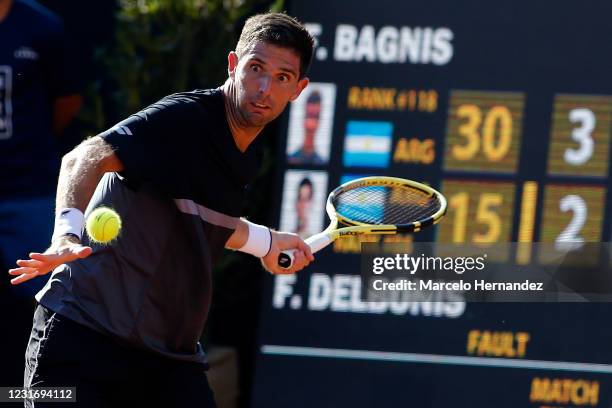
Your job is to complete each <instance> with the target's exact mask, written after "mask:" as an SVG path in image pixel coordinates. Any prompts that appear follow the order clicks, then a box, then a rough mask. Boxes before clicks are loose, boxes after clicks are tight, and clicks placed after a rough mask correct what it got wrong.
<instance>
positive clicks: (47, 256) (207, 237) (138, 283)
mask: <svg viewBox="0 0 612 408" xmlns="http://www.w3.org/2000/svg"><path fill="white" fill-rule="evenodd" d="M313 44H314V41H313V38H312V37H311V36H310V35H309V33H308V32H307V31H306V29H305V28H304V27H303V26H302V25H301V24H300V23H299V22H298V21H297V20H295V19H294V18H292V17H289V16H287V15H285V14H280V13H268V14H260V15H256V16H254V17H251V18H250V19H249V20H247V22H246V24H245V26H244V29H243V31H242V33H241V35H240V39H239V41H238V44H237V47H236V50H235V51H232V52H230V53H229V55H228V74H229V77H228V79H227V81H226V82H225V83H224V84H223V85H222V86H221V87H219V88H217V89H209V90H197V91H193V92H184V93H177V94H173V95H170V96H167V97H165V98H163V99H162V100H160V101H159V102H157V103H154V104H153V105H151V106H149V107H147V108H146V109H144V110H142V111H140V112H138V113H136V114H134V115H132V116H130V117H129V118H127V119H126V120H124V121H122V122H120V123H119V124H117V125H116V126H114V127H113V128H111V129H109V130H107V131H106V132H104V133H102V134H100V135H98V136H96V137H93V138H91V139H89V140H87V141H85V142H83V143H82V144H81V145H79V146H78V147H76V148H75V149H74V150H73V151H72V152H70V153H68V154H67V155H66V156H65V157H64V158H63V160H62V166H61V172H60V177H59V181H58V188H57V198H56V207H57V208H56V222H55V232H54V234H53V237H52V240H51V242H52V243H51V246H50V247H49V248H48V249H47V250H46V251H45V252H44V253H31V254H30V259H27V260H18V261H17V265H18V267H17V268H15V269H11V270H10V271H9V273H10V274H11V275H14V276H15V277H14V278H13V279H12V281H11V282H12V283H13V284H19V283H22V282H25V281H27V280H29V279H32V278H34V277H36V276H40V275H44V274H47V273H49V272H50V271H53V274H52V276H51V278H50V279H49V281H48V283H47V284H46V286H45V287H44V288H43V289H42V290H41V291H40V292H39V293H38V294H37V295H36V299H37V301H38V302H39V305H38V307H37V309H36V311H35V314H34V322H33V328H32V333H31V336H30V340H29V343H28V346H27V351H26V366H25V374H24V377H25V378H24V383H25V384H24V385H25V386H26V387H31V386H76V397H77V403H76V404H72V403H71V404H70V406H72V407H76V406H81V407H89V408H92V407H103V406H128V405H127V404H133V406H149V404H150V406H172V407H196V406H197V407H212V406H214V405H215V403H214V398H213V394H212V391H211V390H210V388H209V386H208V382H207V378H206V375H205V369H206V368H207V365H206V357H205V354H204V351H203V350H202V347H201V345H200V343H199V342H198V340H199V338H200V336H201V333H202V330H203V328H204V324H205V322H206V318H207V315H208V310H209V306H210V301H211V266H212V265H213V264H214V262H215V260H216V259H217V258H218V256H219V254H220V253H221V250H222V249H223V248H224V247H225V248H230V249H235V250H239V251H243V252H246V253H249V254H252V255H254V256H257V257H259V258H261V260H262V263H263V265H264V266H265V268H266V269H267V270H268V271H270V272H272V273H287V272H289V273H295V272H297V271H299V270H301V269H302V268H304V267H305V266H306V265H307V264H308V263H310V262H311V261H312V260H313V257H312V254H311V252H310V249H309V247H308V246H307V245H306V244H305V243H304V242H303V241H302V240H301V239H300V238H299V237H298V236H297V235H295V234H290V233H283V232H276V231H272V230H270V229H269V228H267V227H265V226H262V225H257V224H254V223H252V222H250V221H247V220H245V219H241V218H239V217H240V213H241V210H242V208H243V205H244V194H245V187H246V186H247V185H248V184H249V183H250V182H252V181H253V178H254V176H255V175H256V174H257V173H258V166H259V156H260V148H259V143H258V140H257V139H256V137H257V135H258V134H259V133H260V132H261V131H262V129H263V128H264V126H265V125H266V124H267V123H269V122H270V121H272V120H273V119H275V118H276V117H278V116H279V115H280V114H281V112H282V111H283V110H284V109H285V107H286V106H287V103H288V102H289V101H292V100H294V99H296V98H297V97H298V96H299V95H300V92H302V90H303V89H304V88H305V87H306V86H307V84H308V79H307V78H306V72H307V69H308V66H309V65H310V61H311V58H312V52H313ZM102 205H105V206H109V207H112V208H114V209H115V210H116V211H117V212H118V213H119V214H120V215H121V217H122V221H123V227H122V230H121V234H120V235H119V237H118V239H117V240H116V241H114V242H112V243H111V244H110V245H98V244H95V243H93V242H90V241H89V239H88V237H87V236H86V235H85V236H84V235H83V224H84V213H85V214H87V213H88V212H89V211H91V210H92V209H93V208H96V207H99V206H102ZM284 249H297V252H296V261H295V263H294V266H293V267H292V268H291V269H289V270H288V271H287V270H284V269H282V268H280V267H279V266H278V265H277V258H278V254H279V253H280V251H282V250H284ZM53 404H55V405H53ZM26 406H34V402H33V401H27V402H26ZM35 406H36V407H40V406H44V405H43V404H42V403H40V402H36V403H35ZM51 406H58V405H57V404H56V403H52V404H51Z"/></svg>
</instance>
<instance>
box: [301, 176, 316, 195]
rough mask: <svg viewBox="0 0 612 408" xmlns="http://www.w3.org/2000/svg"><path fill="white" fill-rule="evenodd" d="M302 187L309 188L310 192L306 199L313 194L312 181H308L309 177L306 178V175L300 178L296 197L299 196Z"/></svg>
mask: <svg viewBox="0 0 612 408" xmlns="http://www.w3.org/2000/svg"><path fill="white" fill-rule="evenodd" d="M302 187H308V188H310V194H309V195H308V199H309V200H310V199H311V198H312V196H313V194H314V191H312V190H313V188H312V181H310V179H309V178H308V176H306V177H304V178H303V179H302V181H300V185H299V186H298V198H299V196H300V193H299V191H300V190H301V189H302Z"/></svg>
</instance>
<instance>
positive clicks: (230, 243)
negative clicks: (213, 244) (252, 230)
mask: <svg viewBox="0 0 612 408" xmlns="http://www.w3.org/2000/svg"><path fill="white" fill-rule="evenodd" d="M248 238H249V227H248V225H247V223H246V221H244V220H243V219H242V218H241V219H240V220H239V222H238V226H236V229H235V230H234V233H233V234H232V235H231V236H230V238H229V239H228V240H227V242H226V243H225V247H226V248H227V249H234V250H235V249H240V248H242V247H243V246H244V244H246V242H247V239H248Z"/></svg>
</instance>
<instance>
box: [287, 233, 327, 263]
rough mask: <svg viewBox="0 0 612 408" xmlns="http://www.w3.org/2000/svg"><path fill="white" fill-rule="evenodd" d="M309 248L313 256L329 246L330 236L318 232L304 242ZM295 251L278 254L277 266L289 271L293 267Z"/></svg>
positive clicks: (290, 250) (288, 250)
mask: <svg viewBox="0 0 612 408" xmlns="http://www.w3.org/2000/svg"><path fill="white" fill-rule="evenodd" d="M304 242H306V244H308V246H309V247H310V251H311V252H312V253H313V254H314V253H315V252H319V251H320V250H322V249H323V248H325V247H326V246H328V245H329V244H331V242H332V240H331V238H330V236H329V235H328V234H327V233H326V232H320V233H318V234H316V235H313V236H312V237H308V238H306V240H305V241H304ZM295 251H296V250H295V249H287V250H285V251H283V252H281V253H280V254H278V266H280V267H281V268H284V269H289V268H291V266H292V265H293V260H294V259H295V256H294V253H295Z"/></svg>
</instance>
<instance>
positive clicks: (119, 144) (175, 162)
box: [99, 99, 193, 187]
mask: <svg viewBox="0 0 612 408" xmlns="http://www.w3.org/2000/svg"><path fill="white" fill-rule="evenodd" d="M192 112H193V111H192V107H191V106H190V104H189V102H182V101H172V100H167V99H163V100H161V101H159V102H157V103H154V104H153V105H151V106H149V107H147V108H145V109H143V110H142V111H140V112H138V113H136V114H134V115H132V116H130V117H128V118H127V119H125V120H123V121H121V122H119V123H117V124H116V125H115V126H113V127H112V128H110V129H108V130H107V131H106V132H103V133H102V134H100V135H99V136H101V137H102V138H103V139H104V140H105V141H106V142H107V143H108V144H109V145H110V146H111V147H112V148H113V149H114V151H115V154H116V155H117V157H118V158H119V160H120V161H121V163H122V164H123V167H124V170H123V172H122V175H123V176H124V177H126V178H127V179H128V181H132V182H136V183H142V182H153V183H154V184H158V185H160V186H161V187H168V186H170V185H171V183H172V180H173V179H174V177H175V176H176V175H177V172H178V168H179V166H180V160H181V154H180V151H181V149H182V148H183V146H184V144H185V138H186V135H189V134H190V132H191V131H190V130H189V129H188V127H189V123H190V119H191V118H192V117H193V116H191V113H192ZM187 148H188V147H187Z"/></svg>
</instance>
